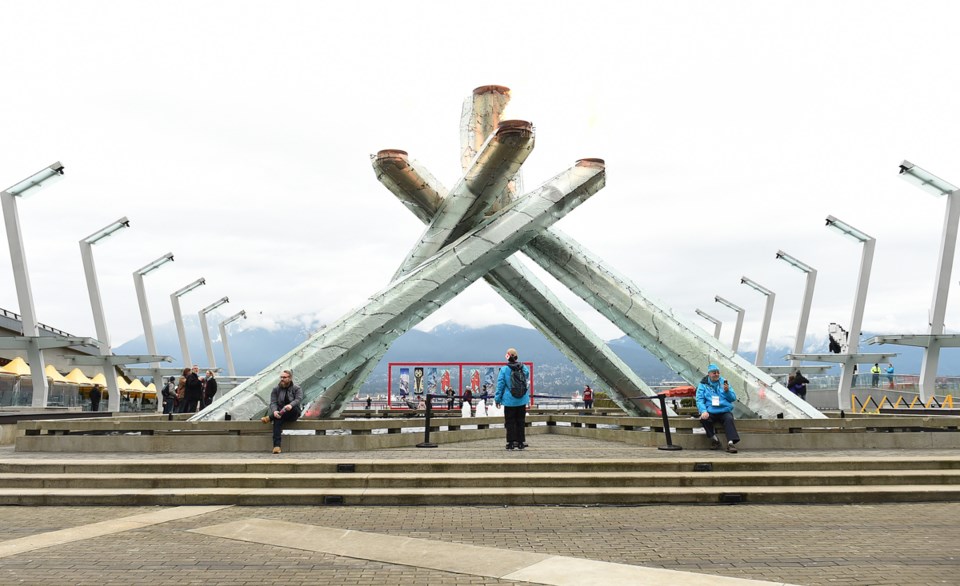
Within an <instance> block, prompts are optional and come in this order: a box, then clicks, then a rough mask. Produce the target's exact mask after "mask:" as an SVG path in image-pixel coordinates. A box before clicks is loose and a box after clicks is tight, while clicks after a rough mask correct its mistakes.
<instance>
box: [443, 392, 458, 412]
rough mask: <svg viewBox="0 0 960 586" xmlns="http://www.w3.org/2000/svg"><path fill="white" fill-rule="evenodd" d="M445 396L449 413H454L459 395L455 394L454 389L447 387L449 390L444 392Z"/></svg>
mask: <svg viewBox="0 0 960 586" xmlns="http://www.w3.org/2000/svg"><path fill="white" fill-rule="evenodd" d="M443 394H445V395H446V396H447V411H453V402H454V399H455V397H456V396H457V394H456V393H454V392H453V387H447V390H446V391H444V392H443Z"/></svg>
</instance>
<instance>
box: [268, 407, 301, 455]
mask: <svg viewBox="0 0 960 586" xmlns="http://www.w3.org/2000/svg"><path fill="white" fill-rule="evenodd" d="M297 419H300V411H299V410H297V409H293V410H290V411H281V412H280V419H276V418H274V416H273V413H271V414H270V421H272V422H273V447H275V448H279V447H280V436H281V435H283V422H284V421H296V420H297Z"/></svg>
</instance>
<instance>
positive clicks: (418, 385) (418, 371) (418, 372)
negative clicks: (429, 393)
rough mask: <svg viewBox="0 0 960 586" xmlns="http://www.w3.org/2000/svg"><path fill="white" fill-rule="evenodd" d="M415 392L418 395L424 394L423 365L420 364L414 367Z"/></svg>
mask: <svg viewBox="0 0 960 586" xmlns="http://www.w3.org/2000/svg"><path fill="white" fill-rule="evenodd" d="M413 392H414V393H415V394H417V395H422V394H423V367H422V366H418V367H416V368H414V369H413Z"/></svg>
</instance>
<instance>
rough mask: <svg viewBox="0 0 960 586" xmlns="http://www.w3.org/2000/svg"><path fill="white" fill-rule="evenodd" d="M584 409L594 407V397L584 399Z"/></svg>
mask: <svg viewBox="0 0 960 586" xmlns="http://www.w3.org/2000/svg"><path fill="white" fill-rule="evenodd" d="M583 408H584V409H593V399H590V400H584V401H583Z"/></svg>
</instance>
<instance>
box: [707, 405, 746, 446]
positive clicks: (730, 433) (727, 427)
mask: <svg viewBox="0 0 960 586" xmlns="http://www.w3.org/2000/svg"><path fill="white" fill-rule="evenodd" d="M733 421H734V419H733V413H730V412H729V411H727V412H726V413H711V414H710V418H709V419H701V420H700V423H701V424H703V429H704V430H706V432H707V437H713V436H714V435H715V434H716V431H715V430H714V427H713V426H714V425H715V424H717V423H720V424H722V425H723V433H724V435H726V436H727V440H729V441H731V442H733V443H737V442H739V441H740V434H738V433H737V427H736V425H734V423H733Z"/></svg>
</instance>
